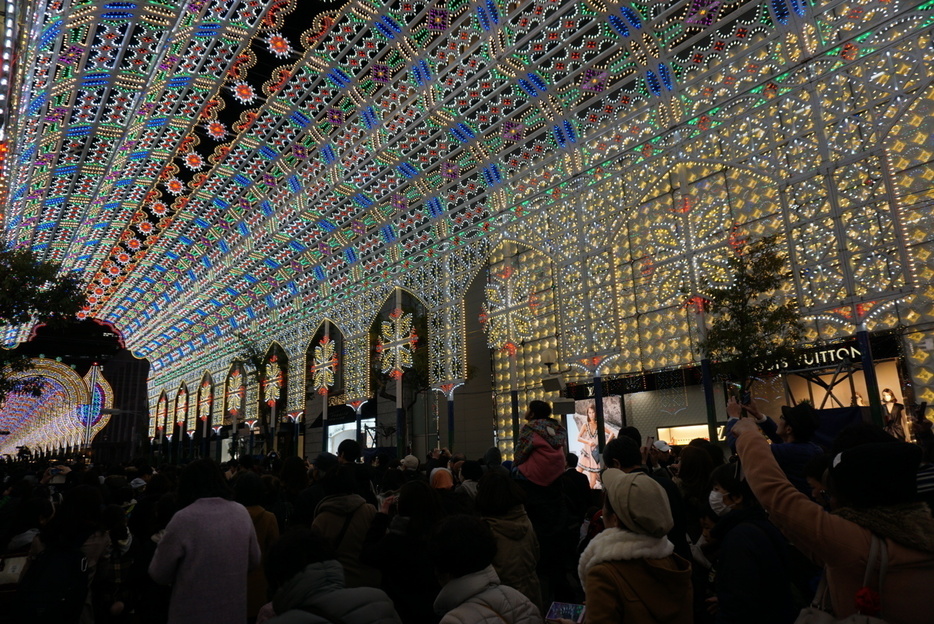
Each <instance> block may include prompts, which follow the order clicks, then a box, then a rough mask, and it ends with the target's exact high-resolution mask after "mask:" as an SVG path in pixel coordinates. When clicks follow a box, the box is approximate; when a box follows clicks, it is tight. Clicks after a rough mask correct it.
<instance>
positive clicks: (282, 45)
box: [266, 32, 292, 58]
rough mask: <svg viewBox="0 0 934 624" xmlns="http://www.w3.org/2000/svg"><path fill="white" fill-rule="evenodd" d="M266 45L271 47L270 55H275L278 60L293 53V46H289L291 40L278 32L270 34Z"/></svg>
mask: <svg viewBox="0 0 934 624" xmlns="http://www.w3.org/2000/svg"><path fill="white" fill-rule="evenodd" d="M266 44H267V45H268V46H269V53H270V54H273V55H275V56H276V57H277V58H287V57H288V56H289V54H290V53H291V52H292V46H291V45H289V40H288V39H286V38H285V37H283V36H282V35H281V34H280V33H277V32H275V33H270V35H269V38H268V39H267V40H266Z"/></svg>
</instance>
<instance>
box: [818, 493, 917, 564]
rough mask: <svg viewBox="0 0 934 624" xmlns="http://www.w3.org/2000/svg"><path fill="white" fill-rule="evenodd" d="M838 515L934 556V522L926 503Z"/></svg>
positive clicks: (845, 511) (846, 510) (853, 510)
mask: <svg viewBox="0 0 934 624" xmlns="http://www.w3.org/2000/svg"><path fill="white" fill-rule="evenodd" d="M834 513H835V514H836V515H838V516H840V517H841V518H843V519H845V520H849V521H850V522H852V523H854V524H858V525H859V526H861V527H863V528H864V529H868V530H870V531H872V532H873V533H875V534H876V535H880V536H882V537H887V538H889V539H890V540H892V541H893V542H896V543H898V544H901V545H902V546H904V547H905V548H910V549H911V550H920V551H921V552H926V553H934V518H932V517H931V510H930V509H929V508H928V506H927V505H926V504H924V503H908V504H905V505H893V506H891V507H871V508H868V509H856V508H853V507H843V508H842V509H838V510H836V511H835V512H834Z"/></svg>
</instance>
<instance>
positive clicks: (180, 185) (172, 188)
mask: <svg viewBox="0 0 934 624" xmlns="http://www.w3.org/2000/svg"><path fill="white" fill-rule="evenodd" d="M165 190H166V191H168V192H169V193H170V194H172V195H181V194H182V192H183V191H184V190H185V183H184V182H182V181H181V180H179V179H178V178H175V177H172V178H169V179H168V180H166V181H165Z"/></svg>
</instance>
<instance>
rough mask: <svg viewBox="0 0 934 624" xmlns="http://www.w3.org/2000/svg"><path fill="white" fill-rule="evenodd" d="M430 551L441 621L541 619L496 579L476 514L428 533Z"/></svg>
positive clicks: (489, 542) (506, 623) (481, 623)
mask: <svg viewBox="0 0 934 624" xmlns="http://www.w3.org/2000/svg"><path fill="white" fill-rule="evenodd" d="M431 553H432V563H433V565H434V568H435V574H436V575H437V577H438V582H439V583H440V584H441V585H442V587H441V592H440V593H439V594H438V598H437V599H436V600H435V612H436V613H438V614H439V615H441V614H444V615H443V617H442V618H441V624H541V623H542V616H541V613H540V612H539V610H538V607H536V606H535V605H534V604H532V601H530V600H529V599H528V598H526V597H525V596H524V595H522V594H521V593H520V592H519V591H517V590H515V589H513V588H512V587H509V586H507V585H502V584H501V583H500V580H499V577H498V576H497V575H496V571H495V570H494V569H493V565H492V563H493V557H494V556H495V555H496V540H495V538H494V537H493V533H492V532H491V531H490V527H489V526H487V525H486V524H485V523H484V522H483V521H482V520H480V519H479V518H477V517H475V516H466V515H459V516H451V517H449V518H446V519H445V520H444V521H442V522H441V524H440V525H439V526H438V530H437V531H436V532H435V534H434V535H433V536H432V539H431ZM277 624H278V623H277Z"/></svg>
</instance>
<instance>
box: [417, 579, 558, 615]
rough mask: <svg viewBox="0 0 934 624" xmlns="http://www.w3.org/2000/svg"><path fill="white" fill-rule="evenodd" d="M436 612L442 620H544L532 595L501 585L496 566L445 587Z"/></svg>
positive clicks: (439, 597) (454, 581)
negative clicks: (529, 597)
mask: <svg viewBox="0 0 934 624" xmlns="http://www.w3.org/2000/svg"><path fill="white" fill-rule="evenodd" d="M435 612H436V613H438V614H439V615H440V614H442V613H443V614H444V617H442V618H441V624H541V622H542V616H541V613H540V612H539V610H538V607H536V606H535V605H534V604H532V603H531V601H529V599H528V598H526V597H525V596H523V595H522V594H520V593H519V592H518V591H516V590H515V589H513V588H512V587H508V586H506V585H501V584H500V582H499V577H498V576H496V572H495V571H494V570H493V566H487V567H485V568H484V569H482V570H480V571H479V572H474V573H473V574H465V575H464V576H461V577H458V578H456V579H454V580H452V581H450V582H448V584H447V585H445V586H444V587H442V588H441V592H440V593H439V594H438V598H437V599H435Z"/></svg>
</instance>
